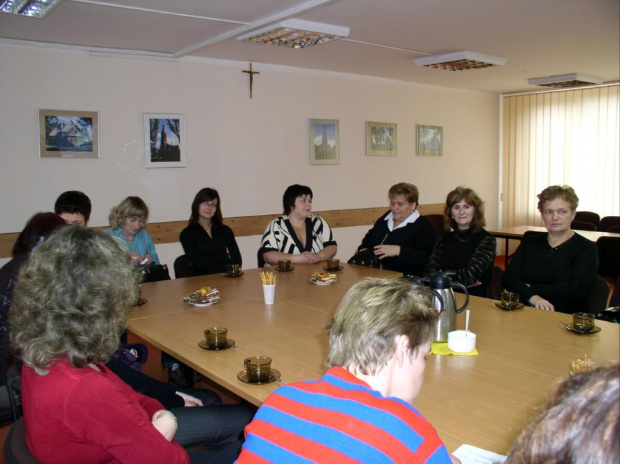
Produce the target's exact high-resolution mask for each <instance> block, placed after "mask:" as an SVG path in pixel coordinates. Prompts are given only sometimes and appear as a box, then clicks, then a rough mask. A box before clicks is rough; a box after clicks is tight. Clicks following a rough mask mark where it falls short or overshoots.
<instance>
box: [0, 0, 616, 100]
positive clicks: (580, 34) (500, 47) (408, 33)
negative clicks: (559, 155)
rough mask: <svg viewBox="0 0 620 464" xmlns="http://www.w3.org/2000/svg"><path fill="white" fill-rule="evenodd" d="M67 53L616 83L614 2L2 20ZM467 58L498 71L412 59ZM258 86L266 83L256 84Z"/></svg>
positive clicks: (14, 38) (78, 5)
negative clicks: (311, 24) (287, 22)
mask: <svg viewBox="0 0 620 464" xmlns="http://www.w3.org/2000/svg"><path fill="white" fill-rule="evenodd" d="M287 18H300V19H305V20H309V21H317V22H323V23H328V24H336V25H340V26H347V27H349V28H350V30H351V32H350V35H349V37H348V38H347V39H341V40H337V41H334V42H329V43H326V44H322V45H318V46H315V47H311V48H308V49H304V50H290V49H285V48H281V47H272V46H265V45H255V44H251V43H247V42H239V41H237V40H236V37H237V36H238V35H241V34H242V33H243V32H246V31H250V30H252V29H256V28H259V27H262V26H264V25H269V24H271V23H273V22H276V21H278V20H281V19H287ZM22 41H32V42H36V43H49V44H62V45H70V46H79V47H86V48H87V49H95V50H99V51H101V50H100V49H107V50H105V51H138V52H140V53H141V54H145V53H144V52H148V53H146V54H152V55H156V56H163V57H172V58H181V59H182V58H183V57H188V56H192V57H200V58H213V59H221V60H233V61H241V62H248V63H249V62H252V63H254V70H256V71H261V69H260V68H261V64H275V65H282V66H294V67H299V68H310V69H320V70H326V71H335V72H344V73H352V74H361V75H368V76H376V77H382V78H388V79H396V80H401V81H411V82H419V83H423V84H431V85H438V86H445V87H454V88H459V89H470V90H477V91H486V92H494V93H505V92H512V91H520V90H527V89H530V90H531V89H533V87H532V86H529V85H528V83H527V79H528V78H531V77H544V76H550V75H557V74H567V73H580V74H585V75H591V76H597V77H600V78H602V79H603V81H605V82H610V81H618V80H619V79H620V63H619V62H620V2H619V1H618V0H305V1H304V0H107V1H91V0H64V1H63V3H61V4H60V5H59V6H58V7H57V8H56V9H55V10H53V11H52V12H51V14H50V15H49V16H48V17H47V18H45V19H43V20H38V19H32V18H25V17H19V16H16V15H11V14H5V13H0V43H2V42H4V43H24V42H22ZM460 50H469V51H474V52H479V53H483V54H486V55H493V56H498V57H503V58H506V59H507V61H506V64H505V66H502V67H492V68H486V69H478V70H470V71H459V72H450V71H443V70H437V69H429V68H420V67H417V66H415V65H414V63H413V60H414V59H415V58H420V57H424V56H427V55H434V54H443V53H449V52H455V51H460ZM261 77H263V76H261Z"/></svg>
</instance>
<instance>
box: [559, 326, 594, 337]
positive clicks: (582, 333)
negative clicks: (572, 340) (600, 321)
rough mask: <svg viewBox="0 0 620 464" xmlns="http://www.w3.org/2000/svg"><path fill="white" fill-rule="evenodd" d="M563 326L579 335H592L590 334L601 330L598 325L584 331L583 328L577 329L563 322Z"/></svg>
mask: <svg viewBox="0 0 620 464" xmlns="http://www.w3.org/2000/svg"><path fill="white" fill-rule="evenodd" d="M564 328H565V329H566V330H569V331H571V332H573V333H577V334H580V335H592V334H595V333H599V332H600V331H601V328H600V327H599V326H596V325H595V326H594V327H593V328H592V330H590V331H589V332H584V331H583V330H577V329H576V328H575V327H573V324H564Z"/></svg>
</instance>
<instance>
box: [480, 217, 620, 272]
mask: <svg viewBox="0 0 620 464" xmlns="http://www.w3.org/2000/svg"><path fill="white" fill-rule="evenodd" d="M526 232H543V233H547V229H546V228H545V227H539V226H515V227H503V228H501V229H495V230H491V229H489V233H490V234H492V235H494V236H495V237H497V238H503V239H506V245H505V250H506V254H505V259H506V266H508V258H509V254H510V250H509V244H510V240H511V239H513V240H522V239H523V235H524V234H525V233H526ZM575 232H576V233H578V234H579V235H581V236H583V237H585V238H587V239H588V240H591V241H592V242H596V241H597V240H598V239H599V238H601V237H620V234H617V233H615V232H600V231H597V230H575Z"/></svg>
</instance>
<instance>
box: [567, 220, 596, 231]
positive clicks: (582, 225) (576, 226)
mask: <svg viewBox="0 0 620 464" xmlns="http://www.w3.org/2000/svg"><path fill="white" fill-rule="evenodd" d="M570 227H571V229H573V230H596V226H595V225H594V224H592V223H591V222H585V221H573V222H572V223H571V225H570Z"/></svg>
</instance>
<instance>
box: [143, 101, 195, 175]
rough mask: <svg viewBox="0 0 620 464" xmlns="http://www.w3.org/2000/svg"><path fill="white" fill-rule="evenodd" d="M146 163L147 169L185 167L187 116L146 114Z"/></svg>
mask: <svg viewBox="0 0 620 464" xmlns="http://www.w3.org/2000/svg"><path fill="white" fill-rule="evenodd" d="M144 161H145V165H146V167H147V168H184V167H185V162H186V159H185V115H183V114H168V113H144Z"/></svg>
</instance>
